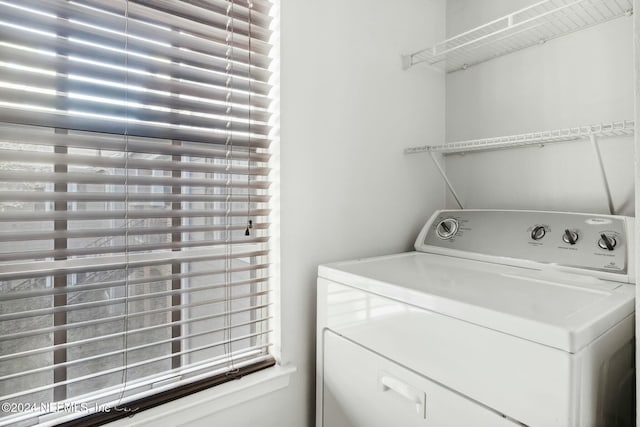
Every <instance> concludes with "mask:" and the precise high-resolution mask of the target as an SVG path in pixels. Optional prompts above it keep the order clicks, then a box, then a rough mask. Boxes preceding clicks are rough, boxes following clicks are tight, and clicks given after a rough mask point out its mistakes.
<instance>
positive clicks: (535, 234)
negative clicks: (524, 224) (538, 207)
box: [531, 225, 547, 240]
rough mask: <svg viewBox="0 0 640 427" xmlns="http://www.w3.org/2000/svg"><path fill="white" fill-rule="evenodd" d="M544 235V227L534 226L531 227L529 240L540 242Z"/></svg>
mask: <svg viewBox="0 0 640 427" xmlns="http://www.w3.org/2000/svg"><path fill="white" fill-rule="evenodd" d="M545 234H547V230H545V229H544V225H536V226H535V227H533V230H531V238H532V239H533V240H540V239H542V238H543V237H544V235H545Z"/></svg>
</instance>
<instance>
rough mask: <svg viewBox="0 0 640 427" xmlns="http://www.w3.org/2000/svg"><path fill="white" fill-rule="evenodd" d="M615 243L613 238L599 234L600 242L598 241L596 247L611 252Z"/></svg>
mask: <svg viewBox="0 0 640 427" xmlns="http://www.w3.org/2000/svg"><path fill="white" fill-rule="evenodd" d="M617 243H618V242H616V238H615V237H613V236H607V235H606V234H604V233H602V234H600V240H598V246H600V248H602V249H606V250H608V251H612V250H613V249H614V248H615V247H616V244H617Z"/></svg>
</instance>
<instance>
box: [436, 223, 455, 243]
mask: <svg viewBox="0 0 640 427" xmlns="http://www.w3.org/2000/svg"><path fill="white" fill-rule="evenodd" d="M457 232H458V220H456V219H455V218H446V219H443V220H442V221H440V222H439V223H438V225H436V234H437V235H438V237H439V238H441V239H442V240H448V239H451V238H452V237H453V236H455V235H456V233H457Z"/></svg>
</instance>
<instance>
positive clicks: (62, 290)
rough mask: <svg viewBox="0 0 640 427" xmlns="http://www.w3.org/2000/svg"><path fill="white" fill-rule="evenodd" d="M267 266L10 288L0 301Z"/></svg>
mask: <svg viewBox="0 0 640 427" xmlns="http://www.w3.org/2000/svg"><path fill="white" fill-rule="evenodd" d="M268 268H269V264H268V263H267V264H249V265H248V266H246V267H235V268H225V269H208V270H198V271H197V272H193V271H189V272H187V273H179V274H169V275H164V276H154V277H151V278H142V279H129V280H113V281H109V282H97V283H91V284H84V285H83V284H73V286H65V287H58V288H53V287H50V288H44V289H38V290H30V291H22V292H20V291H15V290H13V289H12V290H10V291H8V292H4V293H2V294H0V301H11V300H16V299H25V298H36V297H41V296H54V295H61V294H66V293H70V292H84V291H96V290H98V291H100V290H105V289H115V288H122V287H123V286H130V287H132V288H133V287H136V286H139V285H147V284H149V283H155V282H162V281H169V280H180V279H190V278H194V277H202V276H217V275H220V274H224V273H239V272H249V273H251V274H254V275H259V274H261V273H266V272H265V270H267V269H268ZM214 286H217V285H214ZM0 359H1V357H0Z"/></svg>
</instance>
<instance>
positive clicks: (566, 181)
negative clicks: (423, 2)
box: [446, 0, 634, 215]
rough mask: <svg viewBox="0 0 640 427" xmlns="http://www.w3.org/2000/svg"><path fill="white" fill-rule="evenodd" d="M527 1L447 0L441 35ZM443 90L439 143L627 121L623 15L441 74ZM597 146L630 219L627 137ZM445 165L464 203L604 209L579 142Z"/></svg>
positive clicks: (629, 104) (629, 84)
mask: <svg viewBox="0 0 640 427" xmlns="http://www.w3.org/2000/svg"><path fill="white" fill-rule="evenodd" d="M533 2H534V1H533V0H519V1H513V2H512V1H506V0H483V1H482V2H478V1H477V0H450V1H448V2H447V27H448V28H447V32H448V33H451V32H452V31H453V30H455V31H464V30H466V29H469V28H471V27H473V26H476V25H479V24H481V23H482V20H483V19H493V18H498V17H500V16H501V15H504V14H506V13H510V12H513V11H515V10H517V9H518V8H521V7H524V6H526V5H527V4H531V3H533ZM479 3H482V8H479ZM446 90H447V101H446V104H447V105H446V130H447V135H446V139H447V141H449V142H452V141H458V140H465V139H475V138H484V137H492V136H502V135H511V134H520V133H527V132H535V131H542V130H553V129H561V128H567V127H572V126H579V125H586V124H591V123H600V122H611V121H617V120H631V119H632V118H633V111H634V97H633V46H632V18H629V17H625V18H621V19H617V20H614V21H611V22H609V23H606V24H604V25H599V26H596V27H593V28H590V29H587V30H584V31H580V32H578V33H575V34H572V35H569V36H566V37H562V38H559V39H555V40H552V41H548V42H547V43H545V44H543V45H540V46H536V47H533V48H529V49H526V50H522V51H520V52H516V53H513V54H510V55H507V56H504V57H501V58H498V59H495V60H492V61H489V62H485V63H483V64H480V65H478V66H474V67H470V68H469V69H467V70H464V71H460V72H455V73H451V74H448V75H447V83H446ZM600 146H601V150H602V155H603V161H604V164H605V167H606V170H607V174H608V178H609V180H610V186H611V188H612V196H613V200H614V205H615V207H616V211H617V213H620V214H623V215H633V214H634V177H633V161H632V159H633V141H632V138H622V139H618V140H615V139H603V140H601V142H600ZM446 169H447V172H448V174H449V175H450V178H451V180H452V182H453V184H454V186H455V188H456V191H458V193H459V195H460V198H461V199H462V201H463V203H465V207H472V208H513V209H548V210H566V211H584V212H600V213H607V203H606V198H605V193H604V190H603V186H602V182H601V179H600V176H599V175H598V169H597V163H596V159H595V157H594V156H593V149H592V147H591V146H590V145H589V144H588V143H584V142H581V143H566V144H557V145H553V146H547V147H544V148H542V149H540V148H523V149H512V150H503V151H493V152H483V153H478V154H468V155H465V156H460V155H454V156H448V157H447V158H446ZM448 205H449V206H454V205H453V203H452V201H451V200H449V201H448Z"/></svg>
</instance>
